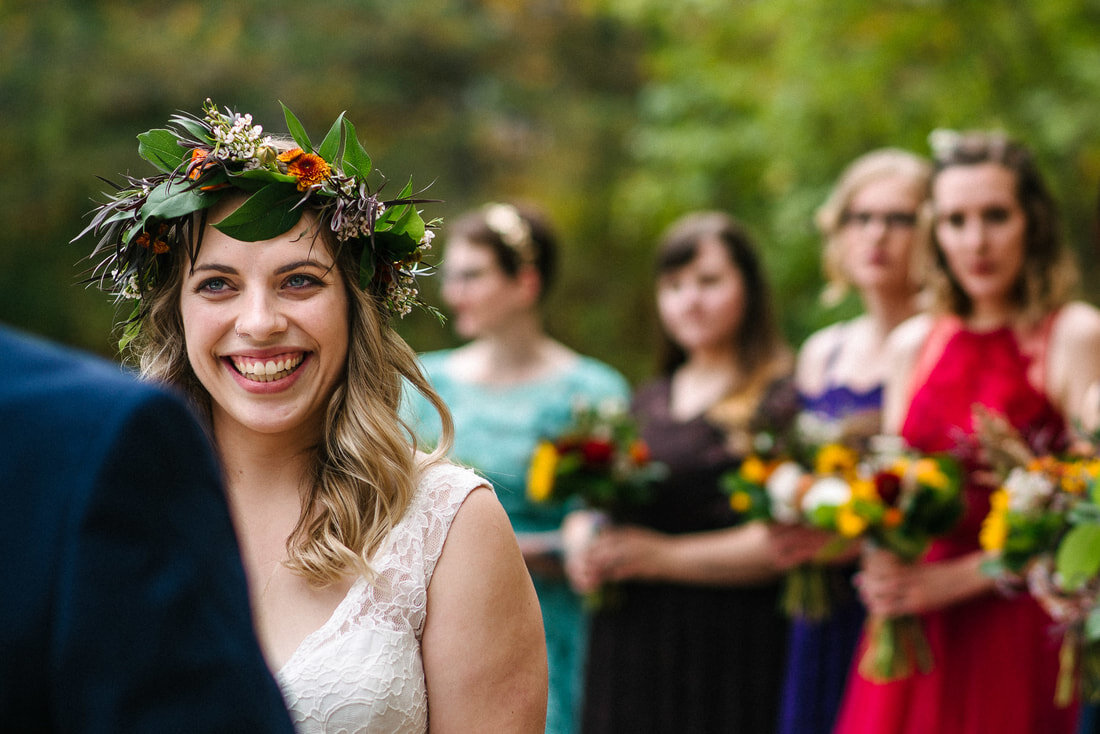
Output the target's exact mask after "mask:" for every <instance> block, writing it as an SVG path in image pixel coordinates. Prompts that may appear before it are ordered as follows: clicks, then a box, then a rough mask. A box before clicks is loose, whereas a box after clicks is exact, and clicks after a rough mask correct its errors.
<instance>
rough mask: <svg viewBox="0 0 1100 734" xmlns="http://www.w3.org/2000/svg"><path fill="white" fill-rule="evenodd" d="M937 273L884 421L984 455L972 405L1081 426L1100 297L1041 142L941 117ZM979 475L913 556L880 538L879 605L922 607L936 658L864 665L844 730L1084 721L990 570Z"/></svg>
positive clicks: (1059, 727) (1046, 646) (1014, 732)
mask: <svg viewBox="0 0 1100 734" xmlns="http://www.w3.org/2000/svg"><path fill="white" fill-rule="evenodd" d="M932 142H933V149H934V153H935V171H934V173H933V178H932V184H931V202H932V217H933V223H932V237H931V238H930V245H931V247H930V248H929V251H928V253H927V254H928V255H930V260H931V263H930V269H929V278H930V281H929V282H930V286H931V287H932V288H933V290H934V295H935V299H936V300H935V304H934V306H933V309H932V311H931V312H930V313H929V314H927V315H921V316H917V317H914V318H913V319H911V320H909V321H907V322H906V323H904V324H902V325H901V326H899V327H898V328H897V330H895V332H894V334H893V335H892V337H891V342H892V343H891V345H890V347H891V349H890V357H889V363H888V364H889V371H888V374H889V378H888V381H887V386H886V396H885V409H884V415H883V422H884V426H885V428H886V430H887V431H888V432H894V433H899V434H900V435H901V436H902V437H903V438H904V439H905V440H906V441H907V442H908V443H909V444H910V445H911V446H913V447H915V448H916V449H918V450H921V451H926V452H931V451H946V450H954V451H956V452H959V453H960V455H962V456H963V457H965V461H966V464H967V467H968V469H970V470H972V472H973V470H978V469H980V468H981V460H980V452H979V451H978V449H977V448H976V443H975V442H974V440H973V438H974V437H973V429H974V424H973V416H972V406H973V405H975V404H979V405H982V406H984V407H985V408H987V409H989V410H992V411H996V412H998V413H1001V414H1002V415H1003V416H1004V418H1005V419H1006V420H1007V421H1008V422H1009V423H1011V424H1012V425H1013V426H1014V427H1015V428H1016V429H1017V430H1019V431H1020V433H1021V435H1022V436H1023V437H1025V438H1026V439H1027V440H1029V441H1030V442H1031V443H1032V444H1033V446H1035V447H1036V448H1037V449H1038V450H1049V449H1057V448H1059V447H1061V446H1064V445H1065V444H1066V443H1067V441H1068V438H1069V437H1068V430H1067V426H1068V425H1071V424H1072V423H1073V421H1075V420H1077V419H1078V418H1079V417H1080V416H1079V410H1080V407H1081V405H1082V397H1083V394H1084V392H1085V390H1086V388H1087V386H1088V385H1089V384H1090V383H1091V382H1093V381H1094V380H1096V379H1097V377H1100V313H1098V312H1097V311H1096V309H1094V308H1092V307H1091V306H1089V305H1086V304H1084V303H1081V302H1070V301H1069V300H1068V290H1069V285H1070V283H1071V281H1072V279H1073V277H1074V274H1075V271H1074V268H1073V266H1072V263H1071V262H1070V258H1069V255H1068V253H1067V251H1066V250H1065V248H1064V247H1063V245H1062V240H1061V237H1060V232H1059V226H1058V217H1057V213H1056V208H1055V205H1054V202H1053V200H1052V198H1051V196H1050V194H1049V192H1048V190H1047V187H1046V186H1045V184H1044V182H1043V180H1042V178H1041V176H1040V174H1039V171H1038V169H1037V168H1036V165H1035V163H1034V160H1033V158H1032V156H1031V154H1030V152H1029V151H1028V150H1027V149H1026V148H1024V147H1023V146H1022V145H1021V144H1019V143H1018V142H1016V141H1013V140H1010V139H1008V138H1006V137H1005V136H1003V135H1001V134H996V133H966V134H958V133H948V132H946V131H945V132H939V133H935V134H934V135H933V138H932ZM982 476H983V473H982V472H980V471H978V472H974V473H972V474H971V475H970V477H969V480H968V482H967V484H966V487H965V490H964V491H965V496H966V500H967V510H966V513H965V516H964V517H963V520H962V521H961V523H960V525H959V526H958V528H957V529H956V530H955V531H953V533H952V534H950V535H949V536H947V537H945V538H942V539H940V540H937V541H936V542H934V543H933V545H932V547H931V548H930V550H929V551H928V553H927V554H926V555H925V556H924V558H922V559H921V561H919V562H917V563H915V564H912V565H905V564H901V563H900V562H898V561H897V560H896V559H895V558H894V557H893V556H891V555H890V554H889V553H887V552H885V551H873V552H868V553H865V555H864V558H863V564H862V568H863V570H862V572H861V574H860V576H859V580H860V594H861V597H862V599H863V601H864V603H865V604H866V605H867V608H868V612H869V613H870V614H876V615H882V616H897V615H901V614H916V615H919V617H920V619H921V622H922V624H923V626H924V630H925V632H926V634H927V637H928V641H929V645H930V647H931V651H932V655H933V659H934V667H933V669H932V670H931V672H929V673H917V674H914V675H912V676H910V677H908V678H904V679H902V680H898V681H892V682H887V683H879V682H875V681H872V680H869V679H867V678H865V677H864V676H863V675H861V674H860V672H859V670H858V667H856V666H853V669H852V673H851V677H850V679H849V684H848V689H847V692H846V694H845V699H844V702H843V704H842V707H841V713H840V718H839V721H838V725H837V732H839V734H861V733H867V734H870V733H871V732H874V733H875V734H880V733H881V732H891V733H893V732H897V733H899V734H916V732H930V731H935V732H940V733H942V734H983V733H985V732H989V733H990V734H993V733H994V732H995V733H996V734H1029V733H1031V732H1048V733H1050V734H1059V733H1067V732H1072V731H1073V729H1074V726H1075V723H1076V719H1077V708H1076V706H1073V707H1069V708H1064V709H1059V708H1057V707H1056V706H1055V704H1054V684H1055V678H1056V674H1057V669H1058V659H1057V654H1058V645H1059V641H1058V639H1057V638H1056V636H1055V635H1053V634H1052V629H1051V620H1050V618H1049V617H1048V616H1047V615H1046V614H1045V613H1044V612H1043V611H1042V610H1041V609H1040V608H1039V606H1038V604H1036V602H1035V601H1034V600H1033V599H1032V598H1031V597H1030V596H1029V595H1026V594H1019V595H1015V596H1012V597H1008V598H1006V597H1004V596H1002V595H1000V594H998V593H997V591H996V589H995V586H994V582H993V581H992V580H991V579H989V578H988V577H986V576H985V575H983V574H982V572H981V571H980V564H981V562H982V558H983V556H982V552H981V550H980V549H979V544H978V538H977V536H978V528H979V526H980V523H981V520H982V518H983V517H984V516H985V514H986V513H987V511H988V507H989V493H990V490H991V488H990V487H989V486H988V485H987V484H983V483H982V481H981V479H982Z"/></svg>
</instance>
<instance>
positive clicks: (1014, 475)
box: [1003, 467, 1054, 512]
mask: <svg viewBox="0 0 1100 734" xmlns="http://www.w3.org/2000/svg"><path fill="white" fill-rule="evenodd" d="M1003 486H1004V490H1005V492H1006V493H1007V494H1008V509H1009V510H1011V511H1013V512H1031V511H1033V510H1037V509H1039V508H1040V507H1042V506H1044V505H1045V504H1046V503H1047V501H1048V500H1049V499H1050V496H1051V495H1052V494H1053V493H1054V482H1053V481H1051V480H1050V478H1048V477H1047V476H1046V475H1045V474H1041V473H1039V472H1030V471H1027V470H1026V469H1022V468H1020V467H1016V468H1015V469H1013V470H1012V471H1011V472H1009V473H1008V477H1007V478H1006V479H1005V481H1004V485H1003Z"/></svg>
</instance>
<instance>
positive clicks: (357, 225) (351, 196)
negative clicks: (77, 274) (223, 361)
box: [73, 99, 440, 347]
mask: <svg viewBox="0 0 1100 734" xmlns="http://www.w3.org/2000/svg"><path fill="white" fill-rule="evenodd" d="M280 104H281V103H280ZM282 107H283V113H284V116H285V118H286V124H287V128H288V130H289V131H290V135H291V137H292V138H293V140H294V143H295V144H296V145H297V147H294V148H290V149H289V150H288V149H286V148H287V147H288V146H289V143H286V144H283V145H279V144H278V143H276V142H274V141H273V139H272V138H271V137H270V136H266V135H264V131H263V128H262V127H261V126H259V125H254V124H253V122H252V116H251V115H241V114H238V113H235V112H233V111H232V110H230V109H229V108H226V109H225V111H224V112H222V111H220V110H219V109H218V108H217V107H216V106H215V105H214V103H213V102H211V101H210V100H209V99H207V100H206V102H205V104H204V105H203V108H202V109H203V117H202V118H199V117H195V116H193V115H190V114H186V113H183V114H178V115H173V116H172V118H171V119H170V122H169V127H168V128H167V129H154V130H149V131H147V132H145V133H142V134H141V135H138V153H139V155H141V157H142V158H144V159H145V160H147V161H149V162H150V163H152V164H153V165H154V166H156V168H157V169H159V171H160V173H157V174H155V175H153V176H150V177H148V178H133V177H130V176H126V177H125V179H126V181H125V185H123V186H119V185H117V184H114V183H112V182H110V181H106V179H104V180H105V181H106V182H107V183H108V184H111V185H112V186H114V187H115V188H116V189H117V190H116V191H114V192H111V193H109V194H108V197H109V198H108V201H107V202H105V203H103V204H100V205H99V206H97V207H96V209H95V210H93V215H92V221H91V223H90V224H89V225H88V226H87V227H86V228H85V229H84V230H83V231H82V232H81V233H80V234H79V235H77V237H75V238H74V240H73V241H74V242H75V241H76V240H78V239H80V238H81V237H84V236H85V235H87V234H89V233H92V234H94V235H96V236H98V237H99V241H98V242H97V244H96V246H95V248H94V249H93V250H92V253H91V254H90V255H89V258H90V259H91V260H92V261H93V263H94V265H93V267H92V276H91V277H90V278H89V281H88V282H90V283H95V284H97V285H98V286H99V287H100V288H101V289H103V290H104V291H106V292H108V293H111V294H113V295H114V296H115V297H116V299H127V298H132V299H136V300H137V301H138V304H137V306H136V308H135V310H134V313H133V315H131V317H130V319H129V321H128V322H127V326H126V333H125V334H124V336H123V341H122V343H121V344H120V347H124V346H125V344H126V343H127V342H129V341H130V340H131V339H133V337H134V336H136V335H137V333H138V330H139V329H140V326H141V320H142V318H143V317H144V315H145V308H146V307H147V304H145V301H144V296H146V295H147V294H148V293H149V292H150V290H151V289H152V288H154V287H155V286H156V284H157V278H158V273H159V271H160V270H161V267H162V263H163V260H162V256H163V255H166V254H167V253H171V252H173V251H175V250H176V248H180V247H186V246H187V242H188V241H189V238H190V236H191V234H192V232H191V230H192V228H193V226H194V223H193V220H194V217H193V215H194V214H196V213H198V212H203V211H204V210H207V209H209V208H210V207H211V206H213V205H214V204H216V203H217V202H218V201H220V200H221V199H222V198H223V196H225V195H226V193H228V192H235V193H238V194H246V195H247V196H248V198H247V199H246V200H245V202H244V203H243V204H241V206H240V207H238V208H237V209H236V210H235V211H234V212H232V213H231V214H229V215H228V216H227V217H225V218H224V219H222V220H221V221H220V222H218V223H216V224H213V225H212V226H214V227H216V228H217V229H218V230H220V231H221V232H223V233H225V234H227V235H229V236H230V237H233V238H234V239H238V240H242V241H245V242H258V241H262V240H267V239H271V238H273V237H277V236H278V235H280V234H283V233H284V232H286V231H287V230H288V229H290V228H291V227H293V226H294V225H295V224H296V223H297V222H298V220H299V219H300V217H301V215H302V212H303V211H305V208H306V205H307V204H308V206H309V207H310V208H311V209H313V210H315V211H317V212H318V214H319V217H318V220H319V221H321V222H327V223H328V226H329V227H330V228H331V230H332V232H333V233H334V234H335V237H336V240H337V242H338V243H339V244H341V245H344V244H352V245H355V246H358V247H361V248H362V250H361V254H360V256H359V286H360V287H361V288H363V289H364V290H368V289H370V290H373V291H374V292H375V293H376V294H377V295H378V296H379V297H380V298H381V299H382V302H383V305H384V306H385V308H386V310H387V311H388V312H389V313H391V314H394V315H398V316H404V315H406V314H408V313H409V312H410V311H411V310H412V307H413V306H421V307H423V308H425V309H426V310H428V311H430V312H432V313H434V314H436V315H438V311H436V310H435V309H434V308H432V307H431V306H429V305H428V304H425V303H424V302H423V301H422V300H421V299H420V296H419V293H418V291H417V289H416V277H417V275H419V274H422V273H423V272H424V271H425V270H426V269H427V268H426V266H425V265H424V264H423V263H422V262H421V257H422V255H423V251H424V250H426V249H428V248H430V247H431V241H432V238H433V237H434V235H435V233H434V232H433V229H435V228H437V227H438V226H439V224H440V220H438V219H433V220H431V221H429V222H425V221H424V219H423V218H422V216H421V213H420V212H419V211H418V210H417V208H416V205H417V204H420V203H425V202H429V201H434V200H431V199H416V198H411V197H412V182H411V181H410V182H409V183H408V184H406V186H405V188H404V189H403V190H402V191H401V193H400V194H399V195H398V196H397V197H396V198H393V199H382V198H381V196H380V195H379V194H380V190H381V187H379V189H378V190H372V189H371V187H370V186H369V185H368V183H367V180H366V179H367V176H368V175H369V174H370V173H371V159H370V156H369V155H368V154H367V152H366V150H364V149H363V146H362V145H361V144H360V143H359V140H358V139H357V138H356V133H355V127H354V126H353V125H352V123H351V122H350V121H349V120H347V119H346V118H345V117H344V114H343V113H341V114H340V116H339V117H337V118H336V121H335V122H334V123H333V124H332V127H331V128H330V129H329V131H328V134H327V135H326V136H325V138H324V140H323V141H322V142H321V144H320V145H319V146H317V147H316V148H314V147H313V145H312V143H311V142H310V139H309V136H308V135H307V134H306V131H305V128H304V127H303V126H302V124H301V123H300V122H299V121H298V118H297V117H295V116H294V114H293V113H292V112H291V111H290V110H289V109H288V108H287V107H286V105H282ZM195 234H196V236H198V237H201V231H199V232H197V233H195Z"/></svg>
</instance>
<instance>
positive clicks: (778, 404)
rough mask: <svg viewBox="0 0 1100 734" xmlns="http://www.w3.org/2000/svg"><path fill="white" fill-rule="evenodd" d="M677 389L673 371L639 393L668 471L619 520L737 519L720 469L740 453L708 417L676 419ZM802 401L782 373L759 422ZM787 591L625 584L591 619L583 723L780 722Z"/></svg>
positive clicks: (687, 726)
mask: <svg viewBox="0 0 1100 734" xmlns="http://www.w3.org/2000/svg"><path fill="white" fill-rule="evenodd" d="M669 397H670V382H669V380H667V379H664V380H660V381H657V382H655V383H652V384H650V385H648V386H646V387H645V388H644V389H642V390H641V391H639V393H638V394H637V396H636V398H635V401H634V412H635V415H636V416H637V417H638V418H639V420H640V421H641V423H642V433H643V436H644V438H645V439H646V441H647V442H648V444H649V446H650V450H651V452H652V454H653V458H654V459H655V460H657V461H661V462H664V463H665V464H666V465H667V467H668V469H669V474H668V477H667V479H666V480H664V481H663V482H661V483H660V485H659V486H658V487H656V491H655V493H654V497H653V501H652V503H650V504H649V505H647V506H646V507H645V508H642V509H639V510H636V511H634V512H633V513H631V514H630V516H627V517H621V518H616V519H617V520H619V521H622V522H630V523H634V524H638V525H643V526H646V527H650V528H653V529H655V530H658V531H661V532H664V533H692V532H699V531H705V530H714V529H717V528H724V527H728V526H730V525H733V524H735V523H736V520H737V518H736V517H735V515H734V514H733V513H732V511H731V510H730V507H729V501H728V499H727V497H726V495H725V494H724V493H723V492H722V491H721V489H720V487H719V485H718V478H719V476H720V475H721V474H722V473H724V472H726V471H729V470H731V469H735V468H736V467H737V466H738V464H739V463H740V460H741V458H742V457H740V456H736V455H733V453H731V451H730V449H729V448H728V446H729V443H730V442H729V435H728V434H727V433H726V432H724V431H722V430H719V429H718V428H717V427H715V426H714V425H712V424H711V423H710V422H708V421H707V420H706V419H705V418H703V417H698V418H695V419H692V420H689V421H678V420H675V419H673V418H672V417H671V415H670V414H669ZM797 409H798V399H797V395H796V394H795V391H794V389H793V387H792V385H791V384H790V382H789V381H787V380H783V381H779V382H776V383H773V384H772V385H771V387H770V388H769V389H768V390H767V392H766V395H765V397H764V399H763V400H762V401H761V402H760V405H759V407H758V408H757V410H756V415H755V417H754V420H753V425H752V426H750V428H751V430H753V431H755V430H759V429H768V428H778V427H782V426H784V425H785V424H786V423H788V422H789V421H790V420H791V419H792V418H793V416H794V414H795V413H796V412H797ZM778 591H779V587H778V583H772V584H766V585H760V586H745V587H721V588H719V587H703V586H689V585H675V584H663V583H662V584H650V583H624V584H621V585H619V586H618V587H617V588H616V589H615V591H614V593H613V594H612V595H610V596H609V598H608V601H607V602H606V603H605V604H604V605H603V606H602V607H600V608H599V609H598V610H597V611H596V612H594V614H593V616H592V618H591V626H590V636H589V653H588V663H587V667H586V683H585V701H584V716H583V731H584V732H585V733H586V734H601V733H603V732H607V733H608V734H611V733H618V732H632V733H643V732H747V733H751V734H767V733H768V732H772V731H774V730H775V728H776V721H777V718H778V708H779V694H780V687H781V683H782V676H783V665H784V660H785V657H786V639H787V628H788V623H787V620H786V619H784V618H783V616H782V614H781V613H780V612H779V611H778V607H777V596H778Z"/></svg>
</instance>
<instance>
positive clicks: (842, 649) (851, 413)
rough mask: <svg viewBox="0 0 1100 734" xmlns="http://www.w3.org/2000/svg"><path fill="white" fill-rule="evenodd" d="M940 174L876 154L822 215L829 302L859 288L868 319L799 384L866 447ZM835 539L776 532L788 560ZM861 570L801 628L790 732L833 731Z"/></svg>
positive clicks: (855, 626)
mask: <svg viewBox="0 0 1100 734" xmlns="http://www.w3.org/2000/svg"><path fill="white" fill-rule="evenodd" d="M930 175H931V164H930V163H929V162H928V161H926V160H925V159H923V158H921V157H919V156H917V155H914V154H912V153H909V152H907V151H903V150H898V149H895V148H885V149H880V150H875V151H872V152H870V153H867V154H865V155H863V156H861V157H859V158H857V159H856V160H855V161H853V162H852V163H851V164H850V165H849V166H848V167H847V168H846V169H845V170H844V172H843V173H842V174H841V176H840V179H839V180H838V181H837V183H836V186H835V187H834V188H833V191H832V193H831V194H830V195H829V198H828V199H827V200H826V201H825V203H824V204H823V205H822V206H821V208H820V209H819V210H818V214H817V225H818V228H819V230H820V231H821V233H822V235H823V236H824V238H825V242H826V244H825V251H824V265H825V273H826V276H827V277H828V279H829V285H828V287H827V288H826V291H825V293H824V294H823V298H822V300H823V301H826V303H827V304H832V305H835V304H836V303H837V302H838V301H839V299H840V298H841V297H843V295H844V293H845V291H847V289H849V288H854V289H855V290H856V292H857V293H858V294H859V297H860V300H861V301H862V303H863V307H864V313H863V315H861V316H858V317H856V318H854V319H852V320H850V321H845V322H842V323H839V324H834V325H832V326H828V327H826V328H824V329H822V330H821V331H818V332H816V333H815V334H813V335H811V336H810V338H809V339H807V340H806V343H805V344H804V345H803V347H802V349H801V350H800V351H799V354H798V365H797V369H796V382H797V386H798V390H799V393H800V395H801V397H802V402H803V410H804V411H805V413H806V414H808V416H809V417H812V419H813V420H812V423H813V424H814V425H816V426H818V427H819V429H821V430H824V431H827V432H828V434H829V435H830V436H833V437H842V438H843V439H844V440H845V441H846V442H855V443H857V445H858V444H859V443H861V442H862V443H866V439H867V438H869V437H870V436H872V435H874V434H876V433H878V432H879V430H880V424H881V415H880V411H881V408H882V393H883V384H884V382H885V380H886V366H885V363H884V360H883V354H884V350H885V345H886V339H887V336H888V335H889V334H890V332H891V331H892V330H893V329H894V327H895V326H897V325H898V324H900V323H901V322H902V321H904V320H905V319H907V318H909V317H910V316H913V315H914V314H915V313H916V312H917V292H918V288H917V285H916V280H915V278H914V277H913V273H912V272H911V268H910V261H911V255H912V251H913V243H914V239H915V233H916V230H917V224H918V214H919V212H920V208H921V205H922V203H923V201H924V198H925V196H926V193H927V189H928V179H929V176H930ZM808 438H812V437H808ZM827 537H828V536H825V537H822V535H821V534H819V533H815V532H813V531H810V530H804V529H800V528H797V527H792V526H778V527H777V528H776V529H775V530H774V531H773V540H774V542H775V545H776V552H777V554H779V555H780V556H785V555H787V554H789V553H790V552H791V551H793V550H795V549H798V548H800V547H805V546H807V545H809V546H811V547H812V546H814V544H816V547H820V545H821V543H822V542H824V541H825V540H826V539H827ZM853 562H854V559H851V558H849V560H848V561H847V562H846V563H845V564H844V565H838V566H833V567H832V568H830V576H829V581H830V584H829V588H830V593H831V594H832V597H833V598H832V599H831V602H832V609H831V614H830V616H829V617H828V618H827V619H825V620H820V621H817V620H810V619H795V620H793V621H792V624H791V638H790V648H789V651H788V658H787V672H786V677H785V680H784V685H783V703H782V710H781V719H780V731H781V732H783V733H784V734H815V733H817V734H828V732H831V731H832V729H833V724H834V723H835V720H836V715H837V711H838V709H839V707H840V698H841V695H842V694H843V692H844V681H845V678H846V676H847V673H848V664H849V662H850V661H851V659H852V655H853V654H854V651H855V646H856V642H857V640H858V639H859V632H860V630H861V629H862V625H863V618H864V612H863V606H862V604H860V603H859V601H858V599H857V598H856V595H855V592H854V590H853V589H852V586H851V575H852V571H853V570H854V569H853V568H852V565H853Z"/></svg>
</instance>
